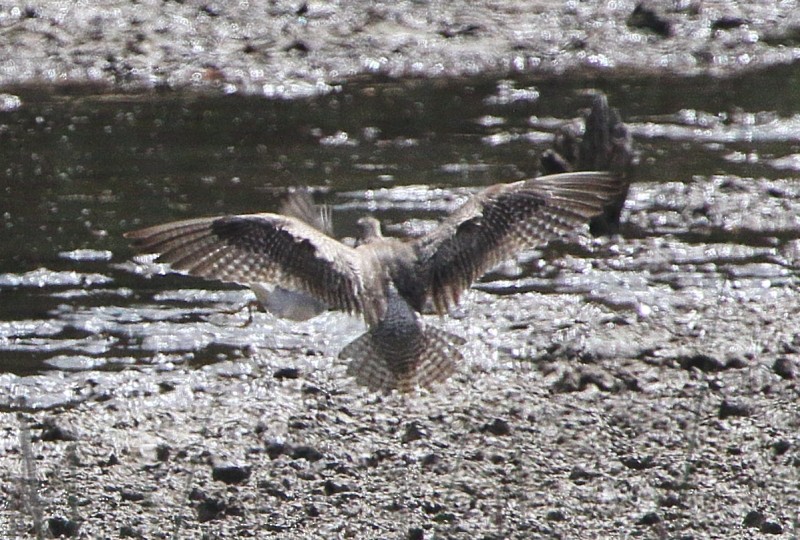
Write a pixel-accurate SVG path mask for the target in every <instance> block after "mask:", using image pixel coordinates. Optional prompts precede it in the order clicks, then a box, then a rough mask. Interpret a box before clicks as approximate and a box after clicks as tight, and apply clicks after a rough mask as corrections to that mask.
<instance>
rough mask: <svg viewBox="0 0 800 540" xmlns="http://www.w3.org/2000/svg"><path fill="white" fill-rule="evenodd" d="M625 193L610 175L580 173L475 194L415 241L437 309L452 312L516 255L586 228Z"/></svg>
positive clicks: (620, 183)
mask: <svg viewBox="0 0 800 540" xmlns="http://www.w3.org/2000/svg"><path fill="white" fill-rule="evenodd" d="M621 188H622V182H621V181H620V180H619V179H618V178H615V177H612V176H610V175H608V174H605V173H599V172H580V173H566V174H555V175H551V176H544V177H540V178H534V179H532V180H523V181H520V182H515V183H512V184H497V185H494V186H491V187H489V188H487V189H485V190H484V191H482V192H481V193H479V194H477V195H475V196H474V197H472V198H471V199H470V200H468V201H467V202H466V203H465V204H464V205H463V206H462V207H461V208H459V209H458V210H456V212H455V213H453V214H452V215H451V216H449V217H448V218H447V219H446V220H445V221H443V222H442V224H441V225H440V226H439V227H438V228H437V229H436V230H434V231H432V232H431V233H429V234H428V235H427V236H424V237H423V238H420V239H419V240H417V241H416V242H415V249H416V252H417V255H418V257H419V262H420V268H421V269H422V276H420V277H421V278H423V279H426V280H427V284H428V287H427V288H428V291H429V294H430V296H431V298H432V300H433V303H434V306H435V307H436V310H437V311H438V312H439V313H444V312H446V311H447V310H448V308H449V307H451V306H453V305H455V304H456V303H458V299H459V296H460V295H461V292H462V291H463V290H464V289H466V288H467V287H469V286H470V285H471V284H472V282H473V281H475V280H476V279H478V278H479V277H481V276H482V275H483V274H484V273H486V272H487V271H488V270H490V269H491V268H493V267H494V266H496V265H497V264H499V263H500V262H502V261H504V260H506V259H508V258H509V257H511V256H512V255H513V254H514V253H516V252H518V251H520V250H524V249H531V248H534V247H537V246H542V245H544V244H546V243H547V242H549V241H551V240H554V239H556V238H559V237H563V236H565V235H568V234H569V233H571V232H573V231H574V230H575V229H577V228H578V227H580V226H581V225H584V224H586V222H587V221H588V220H589V219H590V218H591V217H592V216H595V215H597V214H599V213H601V212H602V210H603V207H604V206H605V205H606V204H608V203H609V201H611V200H613V198H614V196H615V195H616V194H617V193H618V192H619V190H620V189H621ZM423 276H424V277H423Z"/></svg>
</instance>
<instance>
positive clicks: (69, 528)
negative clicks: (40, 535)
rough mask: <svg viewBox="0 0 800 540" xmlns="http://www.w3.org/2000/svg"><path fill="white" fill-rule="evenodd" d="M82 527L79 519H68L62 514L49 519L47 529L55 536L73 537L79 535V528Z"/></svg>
mask: <svg viewBox="0 0 800 540" xmlns="http://www.w3.org/2000/svg"><path fill="white" fill-rule="evenodd" d="M80 528H81V524H80V522H79V521H75V520H72V519H66V518H63V517H61V516H56V517H51V518H50V519H48V520H47V529H48V530H49V531H50V534H51V535H52V536H53V538H62V537H64V538H72V537H73V536H77V534H78V529H80Z"/></svg>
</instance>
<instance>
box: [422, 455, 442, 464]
mask: <svg viewBox="0 0 800 540" xmlns="http://www.w3.org/2000/svg"><path fill="white" fill-rule="evenodd" d="M439 461H441V460H440V459H439V456H438V455H436V454H426V455H425V456H424V457H423V458H422V460H421V461H420V463H421V464H422V466H423V467H430V466H432V465H436V464H437V463H439Z"/></svg>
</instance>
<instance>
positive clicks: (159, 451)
mask: <svg viewBox="0 0 800 540" xmlns="http://www.w3.org/2000/svg"><path fill="white" fill-rule="evenodd" d="M171 450H172V448H171V447H170V446H169V445H168V444H164V443H162V444H159V445H158V446H156V459H157V460H158V461H162V462H166V461H168V460H169V454H170V451H171Z"/></svg>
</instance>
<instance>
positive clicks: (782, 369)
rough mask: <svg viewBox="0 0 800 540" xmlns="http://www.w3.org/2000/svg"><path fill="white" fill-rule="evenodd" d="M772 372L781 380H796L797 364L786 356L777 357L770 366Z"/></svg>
mask: <svg viewBox="0 0 800 540" xmlns="http://www.w3.org/2000/svg"><path fill="white" fill-rule="evenodd" d="M772 370H773V371H774V372H775V374H776V375H778V376H779V377H781V378H782V379H786V380H792V379H796V378H797V371H798V368H797V364H796V363H795V362H794V361H792V360H791V359H790V358H789V357H787V356H779V357H778V358H777V359H776V360H775V363H774V364H772Z"/></svg>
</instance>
